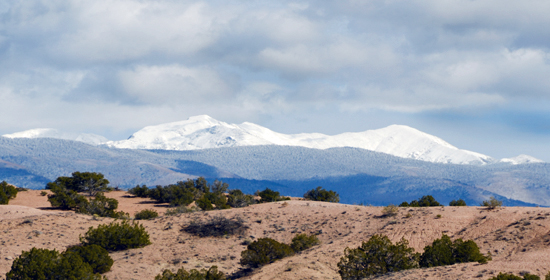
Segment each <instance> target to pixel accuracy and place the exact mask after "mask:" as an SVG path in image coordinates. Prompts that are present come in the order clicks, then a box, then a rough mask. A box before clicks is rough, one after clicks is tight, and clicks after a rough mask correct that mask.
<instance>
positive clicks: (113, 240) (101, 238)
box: [80, 221, 151, 251]
mask: <svg viewBox="0 0 550 280" xmlns="http://www.w3.org/2000/svg"><path fill="white" fill-rule="evenodd" d="M80 242H81V243H82V244H84V245H91V244H96V245H99V246H101V247H103V248H105V249H106V250H109V251H120V250H126V249H132V248H140V247H144V246H147V245H149V244H151V241H149V234H148V233H147V232H146V231H145V228H144V227H143V225H140V224H139V223H131V224H130V223H129V222H128V221H122V222H121V223H117V222H112V223H110V224H108V225H99V226H98V227H97V228H93V227H90V228H89V229H88V231H87V232H86V234H85V235H84V236H80Z"/></svg>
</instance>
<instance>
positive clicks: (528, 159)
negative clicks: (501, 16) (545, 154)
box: [500, 155, 544, 165]
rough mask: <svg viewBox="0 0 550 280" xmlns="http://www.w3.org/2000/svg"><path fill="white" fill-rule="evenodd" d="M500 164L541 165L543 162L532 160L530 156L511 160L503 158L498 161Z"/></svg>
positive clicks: (520, 156)
mask: <svg viewBox="0 0 550 280" xmlns="http://www.w3.org/2000/svg"><path fill="white" fill-rule="evenodd" d="M500 161H501V162H506V163H511V164H514V165H516V164H525V163H541V162H544V161H542V160H540V159H538V158H534V157H532V156H528V155H519V156H517V157H513V158H503V159H501V160H500Z"/></svg>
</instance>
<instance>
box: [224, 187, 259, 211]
mask: <svg viewBox="0 0 550 280" xmlns="http://www.w3.org/2000/svg"><path fill="white" fill-rule="evenodd" d="M255 203H256V200H255V199H254V196H252V195H250V194H244V193H243V192H242V191H241V190H230V191H229V196H228V197H227V204H228V205H229V206H231V207H234V208H240V207H246V206H248V205H252V204H255Z"/></svg>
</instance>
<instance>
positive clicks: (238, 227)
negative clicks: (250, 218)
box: [181, 216, 248, 237]
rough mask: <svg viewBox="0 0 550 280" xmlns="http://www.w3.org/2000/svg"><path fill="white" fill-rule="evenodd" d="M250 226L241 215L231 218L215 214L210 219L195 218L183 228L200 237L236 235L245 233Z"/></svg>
mask: <svg viewBox="0 0 550 280" xmlns="http://www.w3.org/2000/svg"><path fill="white" fill-rule="evenodd" d="M247 229H248V226H247V225H245V224H244V221H243V219H242V218H240V217H234V218H231V219H228V218H225V217H222V216H214V217H212V218H210V219H209V220H205V221H202V220H194V221H191V223H190V224H188V225H187V226H184V227H183V228H182V229H181V230H182V231H184V232H187V233H190V234H193V235H197V236H200V237H206V236H214V237H219V236H224V235H236V234H244V233H245V232H246V230H247Z"/></svg>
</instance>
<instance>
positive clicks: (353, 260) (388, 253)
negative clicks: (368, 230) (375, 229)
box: [338, 235, 419, 280]
mask: <svg viewBox="0 0 550 280" xmlns="http://www.w3.org/2000/svg"><path fill="white" fill-rule="evenodd" d="M418 259H419V254H418V253H414V249H412V248H410V247H409V243H408V241H407V240H405V239H401V241H399V242H397V243H396V244H395V245H394V244H393V243H392V242H391V241H390V239H389V238H388V237H387V236H382V235H374V236H372V237H371V238H370V239H369V241H367V242H363V244H362V245H361V246H360V247H358V248H356V249H350V248H349V247H348V248H346V249H345V250H344V256H343V257H342V258H341V259H340V262H338V273H339V274H340V276H341V277H342V279H343V280H348V279H363V278H366V277H369V276H372V275H379V274H386V273H388V272H395V271H399V270H404V269H411V268H417V267H418Z"/></svg>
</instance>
